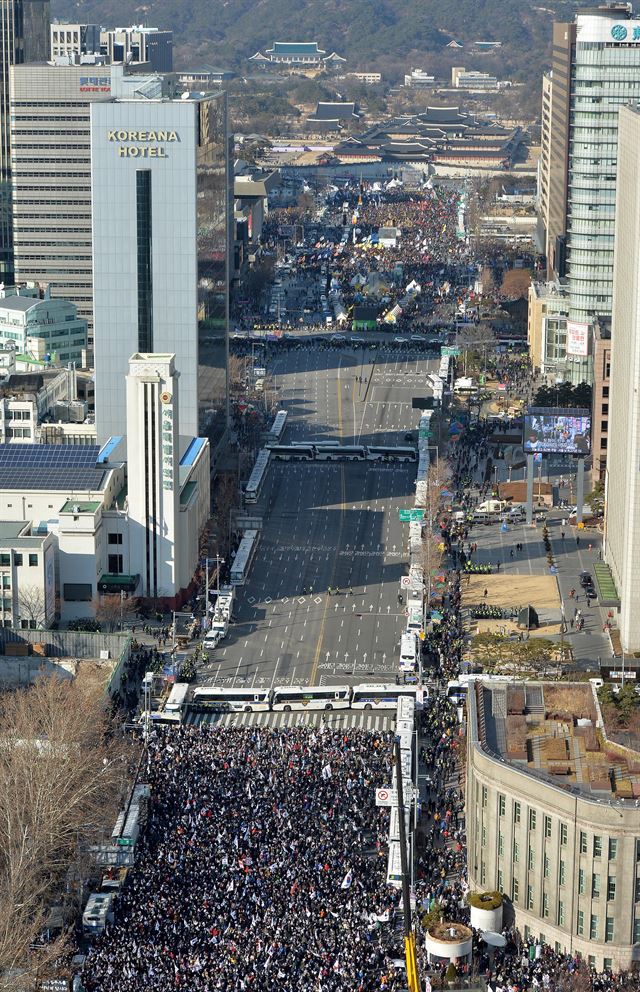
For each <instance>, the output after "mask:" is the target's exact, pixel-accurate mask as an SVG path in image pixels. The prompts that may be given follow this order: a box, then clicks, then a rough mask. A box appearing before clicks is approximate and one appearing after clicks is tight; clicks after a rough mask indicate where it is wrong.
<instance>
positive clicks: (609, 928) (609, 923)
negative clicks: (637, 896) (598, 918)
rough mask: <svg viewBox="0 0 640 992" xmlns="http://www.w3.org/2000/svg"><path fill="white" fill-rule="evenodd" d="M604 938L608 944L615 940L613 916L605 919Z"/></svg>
mask: <svg viewBox="0 0 640 992" xmlns="http://www.w3.org/2000/svg"><path fill="white" fill-rule="evenodd" d="M604 939H605V943H607V944H611V943H612V942H613V916H607V918H606V919H605V922H604Z"/></svg>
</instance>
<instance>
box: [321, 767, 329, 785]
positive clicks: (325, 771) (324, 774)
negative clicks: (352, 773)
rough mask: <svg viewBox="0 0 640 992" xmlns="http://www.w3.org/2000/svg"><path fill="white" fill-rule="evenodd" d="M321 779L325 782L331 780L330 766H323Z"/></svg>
mask: <svg viewBox="0 0 640 992" xmlns="http://www.w3.org/2000/svg"><path fill="white" fill-rule="evenodd" d="M322 777H323V779H324V780H325V782H326V781H327V779H330V778H331V765H329V764H327V765H325V766H324V768H323V769H322Z"/></svg>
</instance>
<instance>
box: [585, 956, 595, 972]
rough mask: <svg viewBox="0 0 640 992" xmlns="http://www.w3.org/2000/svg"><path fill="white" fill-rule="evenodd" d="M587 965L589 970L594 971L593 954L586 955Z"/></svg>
mask: <svg viewBox="0 0 640 992" xmlns="http://www.w3.org/2000/svg"><path fill="white" fill-rule="evenodd" d="M587 964H588V966H589V967H590V968H593V970H594V971H595V967H596V958H595V954H588V955H587Z"/></svg>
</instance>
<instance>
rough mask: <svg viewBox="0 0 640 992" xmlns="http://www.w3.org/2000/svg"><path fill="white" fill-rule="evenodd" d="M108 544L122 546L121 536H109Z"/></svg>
mask: <svg viewBox="0 0 640 992" xmlns="http://www.w3.org/2000/svg"><path fill="white" fill-rule="evenodd" d="M108 543H109V544H122V534H109V537H108Z"/></svg>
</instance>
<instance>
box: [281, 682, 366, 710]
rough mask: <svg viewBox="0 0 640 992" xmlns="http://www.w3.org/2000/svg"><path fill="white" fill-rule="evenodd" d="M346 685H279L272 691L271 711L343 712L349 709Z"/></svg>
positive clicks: (348, 695) (349, 692) (348, 689)
mask: <svg viewBox="0 0 640 992" xmlns="http://www.w3.org/2000/svg"><path fill="white" fill-rule="evenodd" d="M350 696H351V689H350V687H349V686H348V685H305V686H302V685H291V686H289V685H281V686H276V687H275V689H274V690H273V702H272V705H271V709H272V710H286V711H287V712H289V710H344V709H348V708H349V700H350Z"/></svg>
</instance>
